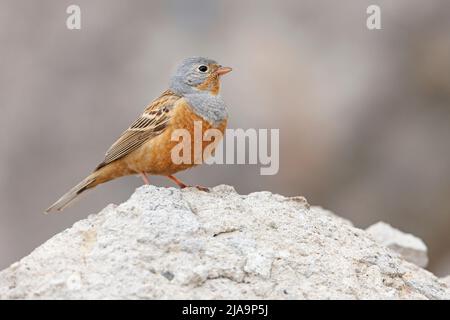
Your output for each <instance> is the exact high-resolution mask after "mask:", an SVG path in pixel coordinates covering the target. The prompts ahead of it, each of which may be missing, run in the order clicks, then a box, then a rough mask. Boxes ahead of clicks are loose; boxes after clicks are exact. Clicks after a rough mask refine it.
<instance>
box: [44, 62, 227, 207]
mask: <svg viewBox="0 0 450 320" xmlns="http://www.w3.org/2000/svg"><path fill="white" fill-rule="evenodd" d="M230 71H232V68H230V67H224V66H222V65H220V64H218V63H217V62H216V61H215V60H212V59H209V58H204V57H190V58H186V59H184V60H182V61H181V63H179V64H178V66H177V67H176V68H175V72H174V73H173V74H172V76H171V77H170V81H169V88H168V89H167V90H166V91H164V92H163V93H162V94H161V95H160V96H159V97H158V98H157V99H155V100H153V102H151V103H150V104H148V105H147V107H146V108H145V109H144V111H143V113H142V114H141V115H140V116H139V117H138V118H137V119H136V120H135V121H134V122H133V123H132V124H131V126H130V127H129V128H128V129H126V130H125V131H124V132H123V133H122V134H121V135H120V136H119V138H118V139H117V140H116V141H115V142H114V143H113V144H112V145H111V147H110V148H109V149H108V150H107V152H106V154H105V157H104V160H103V161H102V162H101V163H100V164H99V165H98V166H97V167H96V168H95V169H94V170H93V172H92V173H91V174H90V175H88V176H87V177H86V178H85V179H83V180H82V181H81V182H80V183H78V184H77V185H76V186H74V187H73V188H72V189H70V190H69V191H68V192H67V193H65V194H64V195H63V196H62V197H61V198H60V199H58V200H57V201H56V202H55V203H54V204H52V205H51V206H50V207H49V208H48V209H46V210H45V213H49V212H55V211H62V210H64V209H65V208H66V207H67V206H69V204H71V203H72V202H73V200H75V199H76V198H77V197H78V196H80V195H81V194H82V193H84V192H86V191H87V190H90V189H92V188H94V187H96V186H97V185H99V184H102V183H105V182H108V181H110V180H113V179H116V178H119V177H123V176H128V175H140V176H141V177H142V179H143V181H144V183H145V184H150V181H149V178H148V174H149V175H160V176H166V177H167V178H169V179H170V180H172V181H173V182H175V184H177V185H178V186H179V187H180V188H186V187H189V186H188V185H187V184H185V183H184V182H182V181H181V180H179V179H178V178H176V177H175V175H174V174H175V173H177V172H179V171H182V170H186V169H188V168H191V167H193V166H195V165H197V164H198V163H197V162H193V161H191V162H190V163H174V161H172V159H171V150H172V148H173V147H174V146H175V145H176V144H177V143H178V142H177V141H173V140H172V139H171V135H172V133H173V132H174V131H175V130H177V129H184V130H187V132H189V133H190V134H191V137H192V136H193V130H194V123H195V122H196V121H197V122H200V123H201V128H202V131H203V132H202V133H204V132H205V131H206V130H208V129H217V130H219V131H220V132H221V133H222V134H223V133H224V131H225V129H226V126H227V121H228V111H227V106H226V105H225V102H224V100H223V99H222V97H221V95H220V92H219V91H220V79H221V77H222V76H223V75H224V74H227V73H229V72H230ZM219 139H220V138H219ZM216 140H218V139H216ZM218 142H219V141H215V140H212V141H202V142H201V146H202V148H206V147H207V146H209V144H211V143H214V144H215V145H217V143H218ZM194 143H196V142H195V141H194V139H191V144H192V145H193V144H194ZM197 143H198V142H197ZM215 145H213V148H214V147H215ZM196 187H197V188H198V189H200V190H203V191H208V189H207V188H205V187H202V186H196Z"/></svg>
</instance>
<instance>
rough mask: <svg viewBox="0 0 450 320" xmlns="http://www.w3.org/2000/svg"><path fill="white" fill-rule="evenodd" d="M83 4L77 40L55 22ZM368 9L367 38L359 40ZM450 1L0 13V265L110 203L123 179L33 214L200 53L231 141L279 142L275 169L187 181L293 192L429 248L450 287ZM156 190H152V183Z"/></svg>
mask: <svg viewBox="0 0 450 320" xmlns="http://www.w3.org/2000/svg"><path fill="white" fill-rule="evenodd" d="M70 4H77V5H79V6H80V7H81V27H82V29H81V30H75V31H71V30H68V29H67V28H66V24H65V23H66V18H67V16H68V15H67V14H66V8H67V7H68V6H69V5H70ZM370 4H378V5H380V7H381V10H382V12H381V19H382V30H373V31H371V30H368V29H367V28H366V19H367V14H366V8H367V7H368V5H370ZM449 30H450V2H449V1H448V0H429V1H426V2H424V1H422V0H396V1H391V0H385V1H378V0H372V1H365V0H364V1H362V0H354V1H333V0H326V1H325V0H319V1H318V0H315V1H300V0H288V1H262V0H253V1H230V0H226V1H225V0H224V1H208V0H204V1H185V0H176V1H174V0H170V1H167V0H165V1H144V0H142V1H121V0H114V1H112V0H96V1H91V0H89V1H88V0H76V1H75V0H73V1H61V0H58V1H56V0H54V1H50V0H42V1H29V0H28V1H25V0H1V2H0V110H1V117H0V150H1V151H0V154H1V156H0V269H3V268H4V267H6V266H7V265H9V264H10V263H12V262H14V261H15V260H17V259H19V258H21V257H22V256H24V255H26V254H28V253H29V252H30V251H31V250H32V249H34V248H35V247H36V246H38V245H39V244H41V243H42V242H44V241H45V240H47V239H48V238H49V237H51V236H52V235H54V234H56V233H58V232H60V231H61V230H63V229H65V228H67V227H69V226H71V225H72V224H73V223H74V222H75V221H77V220H79V219H82V218H84V217H86V216H87V215H88V214H89V213H95V212H98V211H99V210H100V209H101V208H103V207H104V206H106V205H107V204H108V203H110V202H114V203H120V202H122V201H124V200H126V199H127V198H128V197H129V196H130V195H131V194H132V192H133V191H134V189H135V188H136V187H137V186H139V185H141V180H140V179H138V178H136V177H127V178H123V179H119V180H116V181H113V182H110V183H108V184H106V185H103V186H101V187H99V188H96V189H95V190H94V191H92V192H90V193H88V195H87V196H86V197H84V198H83V199H82V200H81V201H79V202H78V203H77V204H76V205H74V206H73V207H71V208H70V209H68V210H67V211H65V212H64V213H63V214H60V215H48V216H44V215H43V214H42V212H43V210H44V209H45V208H46V207H47V206H48V205H50V204H51V203H52V202H53V201H54V200H56V199H57V198H58V197H59V196H61V194H62V193H64V192H65V191H67V189H68V188H70V187H72V186H73V185H74V184H75V183H77V182H78V181H79V180H80V179H82V178H83V177H84V176H85V175H87V174H88V173H89V172H90V171H91V170H92V169H93V168H94V167H95V166H96V165H97V164H98V163H99V162H100V161H101V160H102V158H103V155H104V152H105V151H106V149H107V148H108V147H109V146H110V145H111V143H112V142H114V140H115V139H116V138H117V137H118V136H119V134H120V133H121V132H122V131H123V130H124V129H125V128H127V127H128V126H129V125H130V124H131V122H132V121H133V120H134V119H135V117H136V116H137V115H138V114H140V112H141V111H142V110H143V108H144V107H145V105H146V104H147V103H148V102H150V101H151V100H152V99H154V98H156V97H157V96H158V95H159V94H160V93H161V92H162V91H163V90H165V89H166V88H167V83H168V79H169V74H170V72H171V71H172V70H173V67H174V65H175V64H176V63H177V62H178V61H179V60H181V59H182V58H185V57H188V56H192V55H202V56H208V57H211V58H214V59H216V60H218V61H219V62H220V63H222V64H223V65H229V66H232V67H233V69H234V71H233V73H231V74H230V75H227V76H226V77H224V78H223V87H222V88H223V90H222V95H223V96H224V98H225V100H226V101H227V103H228V105H229V113H230V122H229V126H230V127H231V128H279V129H280V171H279V173H278V174H277V175H274V176H261V175H259V167H258V166H248V165H222V166H221V165H214V166H201V167H199V168H196V169H193V170H190V171H188V172H184V173H181V174H180V175H179V177H180V178H184V179H185V180H186V181H187V182H190V183H196V184H202V185H209V186H213V185H217V184H222V183H225V184H230V185H234V186H235V187H236V189H237V191H238V192H240V193H249V192H253V191H258V190H270V191H273V192H277V193H281V194H285V195H304V196H306V197H307V199H308V200H309V202H310V203H312V204H319V205H321V206H323V207H326V208H328V209H330V210H332V211H334V212H336V213H337V214H339V215H341V216H343V217H346V218H348V219H350V220H351V221H353V222H354V224H355V225H356V226H358V227H363V228H364V227H367V226H368V225H370V224H372V223H374V222H377V221H379V220H383V221H386V222H388V223H390V224H392V225H393V226H395V227H397V228H399V229H401V230H403V231H406V232H410V233H413V234H415V235H417V236H419V237H421V238H422V239H424V241H425V242H426V243H427V245H428V247H429V253H430V259H431V260H430V265H429V269H430V270H432V271H433V272H435V273H436V274H438V275H446V274H449V273H450V246H449V244H450V232H449V227H450V33H449ZM152 181H153V182H154V183H155V184H158V185H171V184H170V182H169V183H167V182H166V180H165V179H163V178H154V179H153V180H152Z"/></svg>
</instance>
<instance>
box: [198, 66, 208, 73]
mask: <svg viewBox="0 0 450 320" xmlns="http://www.w3.org/2000/svg"><path fill="white" fill-rule="evenodd" d="M198 71H200V72H206V71H208V67H207V66H200V67H198Z"/></svg>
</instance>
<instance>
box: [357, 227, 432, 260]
mask: <svg viewBox="0 0 450 320" xmlns="http://www.w3.org/2000/svg"><path fill="white" fill-rule="evenodd" d="M366 231H367V233H369V234H370V235H371V236H372V237H373V238H374V239H375V240H376V241H378V242H380V243H381V244H383V245H385V246H387V247H388V248H390V249H392V250H393V251H395V252H397V253H399V254H400V255H401V256H402V257H403V258H404V259H405V260H407V261H409V262H412V263H414V264H416V265H418V266H419V267H422V268H425V267H426V266H427V264H428V256H427V246H426V245H425V243H424V242H423V241H422V240H421V239H419V238H417V237H415V236H413V235H412V234H409V233H404V232H402V231H400V230H398V229H395V228H393V227H392V226H390V225H389V224H387V223H384V222H378V223H375V224H373V225H371V226H370V227H369V228H367V229H366Z"/></svg>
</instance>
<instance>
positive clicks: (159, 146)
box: [127, 106, 227, 175]
mask: <svg viewBox="0 0 450 320" xmlns="http://www.w3.org/2000/svg"><path fill="white" fill-rule="evenodd" d="M226 124H227V121H226V120H224V121H223V122H222V123H220V124H219V125H218V126H216V127H214V128H215V129H217V130H219V131H220V133H221V134H222V135H223V133H224V131H225V128H226ZM200 125H201V126H200ZM212 128H213V127H212V125H211V124H210V123H209V122H207V121H205V120H203V118H201V117H200V116H197V115H196V114H194V113H193V112H192V111H191V110H190V108H189V107H185V106H181V107H180V108H179V111H177V112H176V113H174V116H173V118H172V119H171V122H170V125H169V126H168V127H167V128H166V130H165V131H164V132H163V133H162V134H160V135H159V136H157V137H155V138H153V139H151V140H149V141H148V142H146V143H145V144H144V145H143V146H142V147H140V148H139V149H137V150H135V151H134V152H133V153H132V154H130V156H129V157H127V164H128V167H129V168H130V169H131V170H132V171H135V172H136V173H138V172H147V173H149V174H154V175H170V174H174V173H176V172H178V171H181V170H185V169H188V168H191V167H193V166H195V165H197V164H200V163H201V162H202V161H203V160H205V159H202V157H201V156H200V159H199V158H198V156H197V155H199V154H200V155H203V151H204V150H205V148H206V147H207V146H209V145H210V144H213V145H212V146H211V148H215V146H216V145H217V144H218V142H219V141H220V139H214V138H213V139H212V141H203V139H202V137H204V134H205V132H206V131H207V130H209V129H212ZM177 129H184V130H186V131H185V132H186V133H188V135H189V137H190V148H188V149H190V153H191V154H190V157H188V159H189V161H184V162H183V163H179V162H177V161H173V159H172V150H173V149H174V148H175V147H177V149H176V150H179V144H180V143H185V144H187V145H185V146H188V145H189V139H188V140H187V141H185V140H182V139H181V138H180V137H178V138H177V139H174V140H172V139H171V138H172V134H173V133H174V131H175V130H177ZM194 130H197V131H198V132H196V133H195V132H194ZM200 130H201V131H200ZM199 132H201V133H200V134H199ZM199 138H200V139H202V142H201V143H200V142H199V141H196V140H198V139H199ZM177 145H178V146H177ZM188 149H187V151H189V150H188ZM199 149H200V150H199ZM183 150H186V149H183ZM174 154H176V155H179V152H174Z"/></svg>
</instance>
